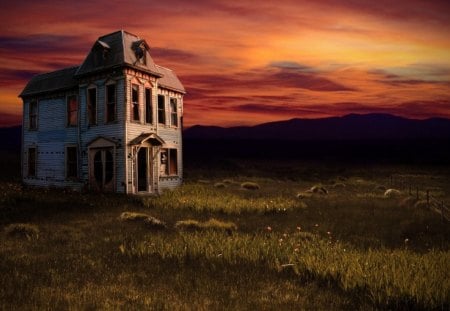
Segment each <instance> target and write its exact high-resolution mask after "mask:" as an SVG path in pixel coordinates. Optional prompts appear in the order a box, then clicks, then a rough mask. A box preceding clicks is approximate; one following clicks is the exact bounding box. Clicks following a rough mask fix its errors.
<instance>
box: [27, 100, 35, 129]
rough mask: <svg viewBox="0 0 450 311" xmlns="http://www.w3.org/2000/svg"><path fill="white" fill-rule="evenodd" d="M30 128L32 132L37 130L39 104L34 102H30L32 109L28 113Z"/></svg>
mask: <svg viewBox="0 0 450 311" xmlns="http://www.w3.org/2000/svg"><path fill="white" fill-rule="evenodd" d="M28 121H29V124H28V128H29V129H30V130H35V129H37V102H36V101H32V102H30V107H29V111H28Z"/></svg>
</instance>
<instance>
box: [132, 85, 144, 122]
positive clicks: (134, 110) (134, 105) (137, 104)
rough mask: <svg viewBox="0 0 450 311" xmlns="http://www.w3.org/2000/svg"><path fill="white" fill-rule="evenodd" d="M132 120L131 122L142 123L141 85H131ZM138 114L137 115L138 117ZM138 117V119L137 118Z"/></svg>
mask: <svg viewBox="0 0 450 311" xmlns="http://www.w3.org/2000/svg"><path fill="white" fill-rule="evenodd" d="M135 94H136V98H134V95H135ZM135 99H136V101H135ZM130 104H131V106H130V108H131V109H130V110H131V111H130V118H131V122H137V123H140V121H141V113H140V101H139V85H138V84H135V83H132V84H131V97H130ZM136 113H137V115H136ZM136 116H137V118H136Z"/></svg>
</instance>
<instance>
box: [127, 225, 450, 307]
mask: <svg viewBox="0 0 450 311" xmlns="http://www.w3.org/2000/svg"><path fill="white" fill-rule="evenodd" d="M121 247H122V253H123V255H124V256H127V257H129V258H132V259H133V260H145V258H147V257H148V256H158V257H159V258H162V259H171V260H176V261H177V262H178V263H179V265H184V264H186V263H189V262H193V263H197V264H200V263H202V264H205V265H208V264H211V265H216V266H217V265H219V266H220V265H222V266H230V265H231V266H240V265H259V266H261V265H262V266H265V267H267V268H269V269H272V270H276V271H281V270H283V269H292V271H293V273H295V274H296V275H298V276H300V277H302V278H312V279H319V280H322V281H323V282H325V283H330V282H331V284H336V285H337V286H339V287H340V288H342V289H343V290H345V291H350V292H354V293H358V294H362V295H368V296H369V297H370V299H371V300H372V302H373V303H374V304H375V305H378V306H383V307H388V306H390V307H395V306H401V307H407V306H420V307H423V308H444V307H448V304H449V293H450V254H449V253H448V252H443V251H430V252H428V253H425V254H417V253H412V252H410V251H408V250H395V251H391V250H385V249H380V250H368V251H360V250H356V249H352V248H351V246H349V245H344V244H341V243H331V242H330V241H327V240H324V239H321V238H319V237H313V238H311V236H310V235H308V239H305V238H304V235H302V234H292V235H286V234H284V235H276V234H266V235H250V234H239V235H235V236H227V235H224V234H221V233H217V232H206V233H181V234H180V236H172V237H170V238H169V239H168V238H167V237H163V236H152V237H151V238H150V239H149V240H148V241H144V242H140V243H135V244H122V246H121Z"/></svg>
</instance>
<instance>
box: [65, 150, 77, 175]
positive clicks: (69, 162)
mask: <svg viewBox="0 0 450 311" xmlns="http://www.w3.org/2000/svg"><path fill="white" fill-rule="evenodd" d="M66 177H67V178H77V177H78V152H77V147H66Z"/></svg>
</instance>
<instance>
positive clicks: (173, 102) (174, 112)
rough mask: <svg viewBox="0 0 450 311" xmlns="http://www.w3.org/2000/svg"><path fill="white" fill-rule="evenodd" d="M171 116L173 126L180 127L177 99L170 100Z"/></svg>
mask: <svg viewBox="0 0 450 311" xmlns="http://www.w3.org/2000/svg"><path fill="white" fill-rule="evenodd" d="M170 116H171V120H170V121H171V125H172V126H178V110H177V99H176V98H171V99H170Z"/></svg>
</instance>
